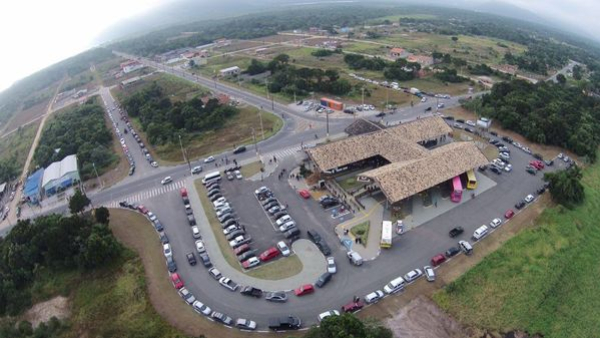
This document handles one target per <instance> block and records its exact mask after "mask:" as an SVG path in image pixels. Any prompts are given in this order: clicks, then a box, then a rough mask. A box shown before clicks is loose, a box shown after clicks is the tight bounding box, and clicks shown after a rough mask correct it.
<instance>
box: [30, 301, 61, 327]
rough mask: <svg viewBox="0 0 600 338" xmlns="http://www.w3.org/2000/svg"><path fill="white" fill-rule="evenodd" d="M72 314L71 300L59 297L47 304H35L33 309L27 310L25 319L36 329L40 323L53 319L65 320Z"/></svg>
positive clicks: (46, 302)
mask: <svg viewBox="0 0 600 338" xmlns="http://www.w3.org/2000/svg"><path fill="white" fill-rule="evenodd" d="M70 314H71V310H70V308H69V299H68V298H66V297H63V296H57V297H54V298H52V299H50V300H47V301H45V302H42V303H37V304H35V305H34V306H33V307H32V308H31V309H29V310H27V312H26V313H25V315H24V316H23V319H24V320H27V321H29V322H30V323H31V325H33V327H34V328H35V327H37V326H38V325H39V324H40V323H42V322H47V321H49V320H50V318H52V317H56V318H57V319H65V318H68V317H69V315H70Z"/></svg>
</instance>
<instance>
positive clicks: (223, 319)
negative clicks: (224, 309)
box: [211, 311, 233, 326]
mask: <svg viewBox="0 0 600 338" xmlns="http://www.w3.org/2000/svg"><path fill="white" fill-rule="evenodd" d="M211 318H212V319H214V320H215V321H217V322H220V323H222V324H225V325H227V326H231V324H233V319H231V317H229V316H227V315H224V314H222V313H221V312H217V311H215V312H213V313H212V315H211Z"/></svg>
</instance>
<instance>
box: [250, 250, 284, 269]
mask: <svg viewBox="0 0 600 338" xmlns="http://www.w3.org/2000/svg"><path fill="white" fill-rule="evenodd" d="M278 252H279V251H278ZM259 264H260V260H258V258H256V257H250V258H248V259H247V260H246V261H244V262H242V267H243V268H244V269H251V268H253V267H255V266H258V265H259Z"/></svg>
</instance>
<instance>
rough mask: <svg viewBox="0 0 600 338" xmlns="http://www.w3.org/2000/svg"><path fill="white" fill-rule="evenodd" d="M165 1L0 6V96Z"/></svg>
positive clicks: (16, 0) (36, 1) (33, 0)
mask: <svg viewBox="0 0 600 338" xmlns="http://www.w3.org/2000/svg"><path fill="white" fill-rule="evenodd" d="M159 1H161V0H102V1H96V2H87V1H80V0H79V1H78V0H51V1H46V0H4V1H1V2H0V42H1V43H2V53H0V91H2V90H4V89H6V88H8V87H9V86H10V85H11V84H12V83H13V82H15V81H17V80H19V79H21V78H24V77H26V76H28V75H30V74H32V73H35V72H36V71H38V70H40V69H43V68H45V67H47V66H49V65H51V64H54V63H56V62H59V61H61V60H63V59H66V58H68V57H70V56H73V55H76V54H78V53H79V52H82V51H84V50H86V49H88V48H90V47H92V46H91V42H92V41H93V38H94V37H95V36H97V35H98V34H100V32H101V31H102V30H103V29H105V28H106V27H108V26H109V25H111V24H114V23H115V22H117V21H119V20H122V19H124V18H126V17H129V16H133V15H136V14H139V13H141V12H143V11H144V10H148V9H151V8H152V7H153V6H156V4H158V3H159Z"/></svg>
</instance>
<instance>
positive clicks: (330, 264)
mask: <svg viewBox="0 0 600 338" xmlns="http://www.w3.org/2000/svg"><path fill="white" fill-rule="evenodd" d="M327 272H329V273H331V274H334V273H336V272H337V266H336V265H335V258H333V257H327Z"/></svg>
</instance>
